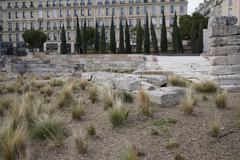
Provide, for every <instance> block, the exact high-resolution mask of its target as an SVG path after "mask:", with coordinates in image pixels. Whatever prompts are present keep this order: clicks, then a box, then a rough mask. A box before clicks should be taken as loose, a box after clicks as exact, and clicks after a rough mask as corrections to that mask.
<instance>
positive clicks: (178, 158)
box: [174, 154, 186, 160]
mask: <svg viewBox="0 0 240 160" xmlns="http://www.w3.org/2000/svg"><path fill="white" fill-rule="evenodd" d="M174 160H186V158H185V157H184V156H183V155H182V154H177V155H175V156H174Z"/></svg>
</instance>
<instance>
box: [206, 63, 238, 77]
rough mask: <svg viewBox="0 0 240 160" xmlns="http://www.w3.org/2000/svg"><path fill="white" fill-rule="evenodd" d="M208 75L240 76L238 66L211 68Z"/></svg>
mask: <svg viewBox="0 0 240 160" xmlns="http://www.w3.org/2000/svg"><path fill="white" fill-rule="evenodd" d="M210 74H212V75H233V74H240V65H222V66H212V67H211V70H210Z"/></svg>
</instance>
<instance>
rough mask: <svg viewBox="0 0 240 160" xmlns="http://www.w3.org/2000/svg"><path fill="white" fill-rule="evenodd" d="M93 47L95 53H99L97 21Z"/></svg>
mask: <svg viewBox="0 0 240 160" xmlns="http://www.w3.org/2000/svg"><path fill="white" fill-rule="evenodd" d="M94 49H95V51H96V52H97V53H99V32H98V23H97V22H96V23H95V35H94Z"/></svg>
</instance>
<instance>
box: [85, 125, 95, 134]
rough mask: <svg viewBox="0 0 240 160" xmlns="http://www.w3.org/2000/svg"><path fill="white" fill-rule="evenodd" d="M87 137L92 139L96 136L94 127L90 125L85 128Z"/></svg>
mask: <svg viewBox="0 0 240 160" xmlns="http://www.w3.org/2000/svg"><path fill="white" fill-rule="evenodd" d="M86 130H87V135H88V136H89V137H93V136H95V135H96V129H95V126H94V125H93V124H92V123H91V124H90V125H89V126H88V127H87V129H86Z"/></svg>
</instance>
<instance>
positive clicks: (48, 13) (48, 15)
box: [47, 10, 50, 18]
mask: <svg viewBox="0 0 240 160" xmlns="http://www.w3.org/2000/svg"><path fill="white" fill-rule="evenodd" d="M49 17H50V11H49V10H47V18H49Z"/></svg>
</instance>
